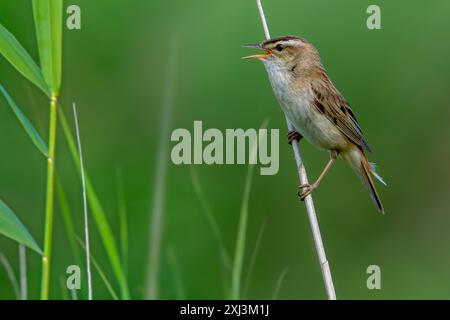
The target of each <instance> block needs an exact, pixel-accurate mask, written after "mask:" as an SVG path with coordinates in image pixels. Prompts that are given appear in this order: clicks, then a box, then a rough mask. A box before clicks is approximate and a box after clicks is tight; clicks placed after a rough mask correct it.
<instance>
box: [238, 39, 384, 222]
mask: <svg viewBox="0 0 450 320" xmlns="http://www.w3.org/2000/svg"><path fill="white" fill-rule="evenodd" d="M245 47H250V48H258V49H262V50H264V51H265V53H263V54H258V55H253V56H248V57H244V58H243V59H259V60H261V61H262V62H263V63H264V66H265V68H266V70H267V73H268V74H269V79H270V83H271V85H272V88H273V91H274V93H275V96H276V98H277V99H278V101H279V102H280V104H281V108H282V109H283V111H284V113H285V114H286V116H287V118H288V119H289V121H290V122H291V123H292V125H293V126H294V127H295V129H296V131H294V132H289V134H288V142H289V143H292V142H294V141H300V139H301V138H302V137H304V138H305V139H306V140H307V141H309V142H310V143H311V144H312V145H314V146H316V147H317V148H319V149H323V150H328V151H329V152H330V160H329V162H328V163H327V165H326V166H325V168H324V170H323V171H322V173H321V174H320V175H319V178H318V179H317V180H316V181H315V182H314V183H312V184H307V185H301V186H300V188H301V189H302V192H301V194H299V195H300V198H301V199H302V200H304V199H305V197H306V196H308V195H309V194H311V193H312V192H313V191H314V190H315V189H317V187H318V186H319V184H320V182H321V181H322V180H323V178H324V177H325V175H326V174H327V173H328V171H329V170H330V168H331V166H332V165H333V163H334V161H335V160H336V158H337V157H338V155H340V156H341V157H342V158H343V159H344V160H346V161H347V163H348V164H349V165H350V166H351V167H352V168H353V169H354V170H355V172H356V173H357V174H358V176H359V177H360V178H361V180H362V181H363V182H364V184H365V185H366V187H367V188H368V190H369V192H370V195H371V197H372V200H373V202H374V203H375V206H376V207H377V209H378V211H380V212H381V213H384V208H383V205H382V203H381V200H380V197H379V196H378V192H377V190H376V188H375V185H374V182H373V180H372V177H371V175H373V176H374V177H375V178H377V179H378V180H379V181H380V182H381V183H383V184H385V183H384V181H383V179H382V178H381V177H380V176H379V175H378V174H377V173H376V171H375V166H374V164H372V163H370V162H369V161H368V160H367V157H366V155H365V151H369V152H370V151H371V150H370V147H369V145H368V143H367V141H366V139H365V138H364V136H363V134H362V131H361V127H360V126H359V124H358V121H357V120H356V117H355V114H354V113H353V111H352V109H351V108H350V106H349V104H348V103H347V102H346V101H345V99H344V97H343V96H342V95H341V93H340V92H339V91H338V90H337V89H336V87H335V86H334V84H333V82H332V81H331V80H330V78H329V77H328V75H327V73H326V71H325V69H324V67H323V65H322V63H321V61H320V56H319V53H318V51H317V49H316V48H315V47H314V46H313V45H312V44H310V43H309V42H308V41H306V40H305V39H303V38H300V37H297V36H282V37H277V38H273V39H269V40H266V41H264V42H262V43H261V44H256V45H246V46H245Z"/></svg>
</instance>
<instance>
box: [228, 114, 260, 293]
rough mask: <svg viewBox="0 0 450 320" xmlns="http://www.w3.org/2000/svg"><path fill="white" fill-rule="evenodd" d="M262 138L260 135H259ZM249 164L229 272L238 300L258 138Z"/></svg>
mask: <svg viewBox="0 0 450 320" xmlns="http://www.w3.org/2000/svg"><path fill="white" fill-rule="evenodd" d="M268 122H269V121H268V120H265V121H264V122H263V124H262V126H261V128H262V129H264V128H266V127H267V125H268ZM259 139H262V135H261V136H260V137H259ZM250 150H251V151H250V156H249V163H250V164H249V165H248V168H247V175H246V178H245V185H244V193H243V196H242V204H241V212H240V217H239V227H238V233H237V239H236V247H235V251H234V261H233V270H232V273H231V300H239V299H240V298H241V284H242V283H241V282H242V268H243V265H244V258H245V248H246V246H245V242H246V237H247V224H248V213H249V210H248V207H249V203H250V192H251V190H252V182H253V169H254V166H255V165H254V164H252V163H256V160H255V159H256V157H257V156H258V155H257V153H258V140H255V141H254V142H253V143H252V145H251V146H250Z"/></svg>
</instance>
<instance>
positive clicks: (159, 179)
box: [147, 38, 178, 300]
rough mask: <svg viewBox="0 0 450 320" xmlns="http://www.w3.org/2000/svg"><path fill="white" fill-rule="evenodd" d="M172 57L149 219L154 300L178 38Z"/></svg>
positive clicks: (149, 288)
mask: <svg viewBox="0 0 450 320" xmlns="http://www.w3.org/2000/svg"><path fill="white" fill-rule="evenodd" d="M169 53H170V56H169V60H168V64H169V65H168V70H167V78H166V81H165V88H164V97H163V99H164V101H163V104H162V107H163V110H162V115H161V122H160V123H161V127H160V130H159V134H160V136H159V137H160V139H159V146H158V158H157V160H156V170H155V171H156V173H155V181H154V195H153V199H152V200H153V206H152V211H151V219H150V223H151V224H150V238H149V250H150V252H149V256H148V266H149V272H148V278H147V298H148V299H150V300H155V299H157V298H158V291H159V284H158V279H159V266H160V260H161V242H162V229H163V227H164V206H165V193H166V182H167V167H168V165H167V163H168V154H169V151H168V149H169V143H168V141H169V140H168V139H167V137H168V136H169V135H170V125H171V118H172V110H173V107H174V104H175V101H174V99H175V79H176V62H177V59H178V46H177V43H176V41H175V38H174V39H173V40H172V43H171V44H170V48H169Z"/></svg>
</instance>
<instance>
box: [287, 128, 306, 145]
mask: <svg viewBox="0 0 450 320" xmlns="http://www.w3.org/2000/svg"><path fill="white" fill-rule="evenodd" d="M287 138H288V143H289V144H292V142H294V141H297V142H300V140H301V139H302V138H303V136H302V135H301V134H300V133H298V132H297V131H290V132H289V133H288V135H287Z"/></svg>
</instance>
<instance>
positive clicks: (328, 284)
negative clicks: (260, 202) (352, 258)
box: [256, 0, 336, 300]
mask: <svg viewBox="0 0 450 320" xmlns="http://www.w3.org/2000/svg"><path fill="white" fill-rule="evenodd" d="M256 5H257V6H258V11H259V16H260V18H261V22H262V25H263V29H264V35H265V37H266V39H270V33H269V28H268V27H267V21H266V16H265V15H264V9H263V7H262V4H261V0H256ZM286 122H287V126H288V130H289V132H291V131H294V130H295V128H294V126H293V125H292V123H291V122H290V121H289V119H288V118H287V117H286ZM292 150H293V151H294V157H295V162H296V163H297V170H298V175H299V179H300V184H307V183H308V176H307V174H306V169H305V166H304V165H303V160H302V156H301V153H300V147H299V146H298V144H297V143H293V144H292ZM305 205H306V211H307V212H308V218H309V223H310V226H311V231H312V234H313V238H314V244H315V247H316V252H317V257H318V259H319V263H320V269H321V271H322V277H323V281H324V284H325V289H326V292H327V296H328V299H329V300H336V293H335V291H334V284H333V278H332V277H331V270H330V265H329V263H328V260H327V256H326V254H325V248H324V246H323V241H322V236H321V234H320V228H319V222H318V221H317V215H316V209H315V207H314V202H313V198H312V196H311V195H308V196H307V197H306V198H305Z"/></svg>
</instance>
